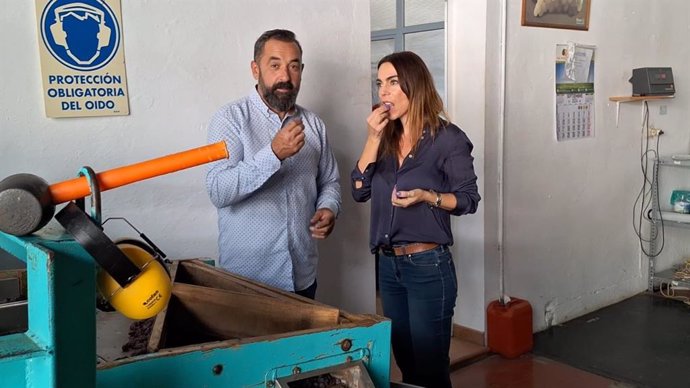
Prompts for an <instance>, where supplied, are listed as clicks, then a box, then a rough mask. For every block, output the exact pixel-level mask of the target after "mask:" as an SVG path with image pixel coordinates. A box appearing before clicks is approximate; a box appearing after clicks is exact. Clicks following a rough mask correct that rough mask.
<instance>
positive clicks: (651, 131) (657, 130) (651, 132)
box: [647, 127, 663, 137]
mask: <svg viewBox="0 0 690 388" xmlns="http://www.w3.org/2000/svg"><path fill="white" fill-rule="evenodd" d="M662 133H663V132H662V131H661V128H655V127H649V129H648V130H647V137H657V136H659V135H661V134H662Z"/></svg>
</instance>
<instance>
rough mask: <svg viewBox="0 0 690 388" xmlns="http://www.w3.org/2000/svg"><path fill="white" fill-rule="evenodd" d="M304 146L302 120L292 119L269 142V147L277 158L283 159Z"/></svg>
mask: <svg viewBox="0 0 690 388" xmlns="http://www.w3.org/2000/svg"><path fill="white" fill-rule="evenodd" d="M302 146H304V125H303V124H302V120H299V119H297V120H292V121H290V122H289V123H288V124H287V125H286V126H284V127H283V128H282V129H281V130H280V131H278V133H277V134H276V136H275V137H274V138H273V141H272V142H271V149H272V150H273V153H274V154H275V155H276V157H277V158H278V159H279V160H281V161H282V160H285V159H286V158H289V157H290V156H292V155H294V154H296V153H297V152H299V150H300V149H302Z"/></svg>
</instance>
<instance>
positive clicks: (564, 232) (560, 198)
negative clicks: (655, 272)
mask: <svg viewBox="0 0 690 388" xmlns="http://www.w3.org/2000/svg"><path fill="white" fill-rule="evenodd" d="M591 3H592V8H591V19H590V24H589V25H590V27H589V31H573V30H558V29H547V28H535V27H522V26H520V12H521V8H520V4H521V2H520V1H508V39H507V50H508V52H507V57H508V62H507V68H508V75H507V89H506V95H507V102H506V132H505V136H506V143H505V144H506V145H505V209H506V212H505V265H506V288H507V291H508V294H509V295H512V296H517V297H522V298H526V299H527V300H529V301H530V302H531V303H532V306H533V308H534V327H535V330H540V329H543V328H545V327H547V326H548V325H549V324H558V323H561V322H564V321H566V320H569V319H571V318H574V317H577V316H579V315H583V314H585V313H587V312H589V311H592V310H595V309H597V308H600V307H602V306H605V305H608V304H611V303H614V302H616V301H618V300H621V299H624V298H626V297H628V296H631V295H633V294H635V293H637V292H639V291H642V290H644V289H645V288H646V282H647V269H646V268H647V261H646V259H644V258H643V257H642V256H641V253H640V248H639V242H638V240H637V238H636V236H635V234H634V232H633V229H632V207H633V202H634V200H635V197H636V195H637V192H638V191H639V188H640V186H641V183H642V175H641V172H640V167H639V159H640V121H641V107H642V104H641V103H629V104H624V105H623V106H621V111H620V124H619V126H618V127H616V125H615V118H616V117H615V113H616V106H615V103H612V102H610V101H609V100H608V98H609V96H620V95H630V94H631V90H632V89H631V86H630V84H629V83H628V78H629V77H630V75H631V70H632V69H633V68H636V67H644V66H670V67H672V68H673V70H674V78H675V81H676V86H677V94H676V96H677V97H676V98H675V99H674V100H670V101H665V102H661V103H660V102H651V103H650V104H649V105H650V113H651V119H650V123H652V124H655V125H656V126H659V127H661V128H662V129H663V130H664V131H665V132H666V134H665V135H664V136H663V137H662V139H661V148H662V153H664V154H673V153H688V152H689V151H690V149H689V148H688V143H689V141H690V130H688V126H687V123H688V121H689V119H690V112H689V111H688V109H687V108H688V101H689V97H688V92H689V91H690V88H689V87H688V79H689V77H688V72H687V63H688V61H689V60H690V48H689V47H688V45H687V44H686V39H687V36H688V32H689V31H688V29H689V28H690V3H688V2H687V1H684V0H660V1H653V2H650V1H644V0H607V1H592V2H591ZM491 7H497V6H496V5H490V8H491ZM495 18H498V12H493V10H492V11H490V16H489V18H488V20H489V21H488V25H489V28H488V30H487V31H490V32H489V35H490V36H493V35H495V34H496V28H497V26H498V25H499V23H498V21H497V19H495ZM567 41H575V42H578V43H584V44H592V45H596V46H597V51H596V65H595V67H596V68H595V115H596V120H595V122H596V128H595V132H596V135H595V137H594V138H590V139H585V140H575V141H568V142H561V143H559V142H556V140H555V134H554V132H555V131H554V115H555V114H554V110H555V109H554V56H555V45H556V44H558V43H566V42H567ZM489 47H490V48H488V49H487V50H498V45H497V43H495V42H491V43H489ZM495 58H497V55H496V53H495V51H494V52H492V53H488V55H487V59H488V60H489V61H493V60H495ZM487 69H488V80H489V81H488V84H489V85H490V86H489V88H490V89H489V90H488V91H487V94H488V95H489V96H491V97H490V98H489V99H487V103H488V104H495V103H496V102H497V100H496V98H495V97H496V95H497V93H498V91H497V89H496V86H495V85H496V83H497V77H498V74H497V72H496V65H494V64H491V63H490V64H488V66H487ZM660 105H666V106H667V107H668V114H667V115H663V116H662V115H660V114H659V108H660ZM495 110H496V108H495V107H489V106H487V112H491V113H490V114H491V115H493V114H495V113H496V112H495ZM487 117H489V116H487ZM495 120H496V119H495V118H494V117H490V118H489V119H488V120H487V123H488V124H489V125H487V128H486V130H487V134H486V136H487V139H488V138H490V137H491V138H493V137H495V133H496V130H497V126H496V122H495ZM493 141H494V140H491V141H490V142H493ZM487 143H489V141H487ZM495 151H496V150H495V148H494V147H493V146H491V147H487V156H486V160H487V167H486V168H487V170H489V169H495V167H494V166H493V161H494V160H496V154H495ZM491 174H492V175H493V174H495V173H494V172H491ZM487 175H489V173H487ZM689 178H690V176H687V175H686V176H685V178H684V180H681V181H679V182H681V183H679V184H682V185H684V187H687V183H686V182H688V179H689ZM487 184H493V183H487ZM661 200H662V201H667V200H668V198H666V197H665V198H662V199H661ZM490 222H493V221H490V220H489V221H487V224H488V223H490ZM669 233H671V232H669ZM685 236H686V238H685V239H684V241H683V240H681V239H679V238H676V239H675V242H674V243H670V242H669V241H667V244H670V245H667V249H669V252H671V254H672V255H673V256H674V257H672V258H669V261H667V262H666V263H665V264H664V265H666V266H670V265H671V261H672V260H676V261H680V259H681V258H682V254H684V255H685V256H686V257H687V256H688V253H690V244H688V243H687V241H688V240H687V234H685ZM677 237H680V236H677ZM490 240H491V238H490V236H487V241H490ZM679 244H680V245H679ZM679 246H680V247H681V248H680V249H679V248H678V247H679ZM673 247H675V249H673ZM674 250H675V253H673V251H674ZM488 256H489V255H487V260H489V259H490V258H489V257H488ZM487 267H488V266H487ZM489 276H490V274H489V273H487V279H488V278H489ZM487 295H491V290H490V289H487ZM494 296H497V293H494Z"/></svg>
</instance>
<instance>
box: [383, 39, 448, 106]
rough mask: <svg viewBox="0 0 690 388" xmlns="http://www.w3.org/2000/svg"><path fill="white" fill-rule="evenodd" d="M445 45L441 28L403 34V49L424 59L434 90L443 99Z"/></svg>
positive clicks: (444, 88)
mask: <svg viewBox="0 0 690 388" xmlns="http://www.w3.org/2000/svg"><path fill="white" fill-rule="evenodd" d="M372 43H373V42H372ZM445 47H446V42H445V34H444V31H443V30H436V31H426V32H416V33H411V34H405V50H408V51H413V52H414V53H415V54H417V55H419V56H420V57H421V58H422V59H423V60H424V63H426V66H427V67H428V68H429V71H430V72H431V75H432V76H433V77H434V84H435V85H436V90H438V93H439V94H440V95H441V98H443V100H444V101H445V100H446V76H445V67H446V57H445Z"/></svg>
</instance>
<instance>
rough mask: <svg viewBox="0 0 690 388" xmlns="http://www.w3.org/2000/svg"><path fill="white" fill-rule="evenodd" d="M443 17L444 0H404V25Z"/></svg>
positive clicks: (444, 9)
mask: <svg viewBox="0 0 690 388" xmlns="http://www.w3.org/2000/svg"><path fill="white" fill-rule="evenodd" d="M374 2H376V1H374ZM372 17H373V16H372ZM445 19H446V2H445V0H405V25H406V26H412V25H415V24H425V23H436V22H443V21H445Z"/></svg>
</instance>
